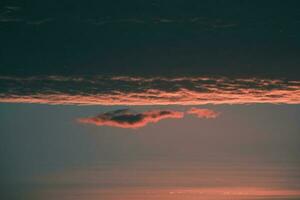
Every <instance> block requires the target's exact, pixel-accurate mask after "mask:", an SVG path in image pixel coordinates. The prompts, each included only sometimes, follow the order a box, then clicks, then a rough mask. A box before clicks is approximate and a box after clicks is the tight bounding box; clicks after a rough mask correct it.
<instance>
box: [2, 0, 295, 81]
mask: <svg viewBox="0 0 300 200" xmlns="http://www.w3.org/2000/svg"><path fill="white" fill-rule="evenodd" d="M299 13H300V5H299V2H298V1H272V2H270V1H215V0H214V1H205V2H204V1H196V0H190V1H184V0H172V1H166V0H149V1H144V0H143V1H135V0H134V1H116V0H114V1H88V2H84V3H82V1H31V0H30V1H22V0H14V1H1V4H0V34H1V37H0V43H1V47H0V73H1V74H5V75H38V74H43V75H45V74H46V75H49V74H56V75H57V74H64V75H66V74H67V75H69V74H77V75H78V74H79V75H83V74H106V75H107V74H109V75H173V76H178V75H191V74H192V75H227V76H263V77H271V78H273V77H275V78H285V77H287V78H290V79H299V74H300V73H299V64H300V60H299V56H298V54H299V52H300V40H299V34H298V33H299V30H300V14H299Z"/></svg>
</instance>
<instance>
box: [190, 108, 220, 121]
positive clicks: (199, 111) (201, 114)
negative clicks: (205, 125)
mask: <svg viewBox="0 0 300 200" xmlns="http://www.w3.org/2000/svg"><path fill="white" fill-rule="evenodd" d="M186 113H187V114H191V115H196V116H197V117H198V118H206V119H212V118H216V117H218V116H219V115H220V113H219V112H216V111H213V110H209V109H203V108H191V109H190V110H188V111H187V112H186Z"/></svg>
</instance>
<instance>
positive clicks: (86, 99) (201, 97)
mask: <svg viewBox="0 0 300 200" xmlns="http://www.w3.org/2000/svg"><path fill="white" fill-rule="evenodd" d="M0 102H11V103H45V104H80V105H204V104H251V103H274V104H299V103H300V81H290V80H272V79H258V78H249V79H230V78H226V77H218V78H216V77H176V78H166V77H150V78H145V77H101V76H93V77H85V76H81V77H62V76H46V77H27V78H20V77H0Z"/></svg>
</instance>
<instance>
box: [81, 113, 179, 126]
mask: <svg viewBox="0 0 300 200" xmlns="http://www.w3.org/2000/svg"><path fill="white" fill-rule="evenodd" d="M183 116H184V114H183V113H182V112H178V111H171V110H152V111H146V112H143V113H133V112H132V111H130V110H129V109H122V110H116V111H112V112H106V113H103V114H99V115H97V116H95V117H87V118H79V119H78V122H80V123H85V124H93V125H96V126H112V127H119V128H131V129H136V128H141V127H144V126H146V125H147V124H149V123H156V122H159V121H160V120H163V119H180V118H182V117H183Z"/></svg>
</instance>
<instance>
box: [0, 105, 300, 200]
mask: <svg viewBox="0 0 300 200" xmlns="http://www.w3.org/2000/svg"><path fill="white" fill-rule="evenodd" d="M0 107H1V108H0V109H1V114H0V119H1V132H2V133H1V145H0V146H1V163H2V164H1V168H2V169H1V177H2V178H1V180H2V181H1V184H3V185H4V186H5V187H4V188H10V189H11V188H14V190H16V191H20V192H21V191H23V190H24V188H27V187H29V188H31V189H30V190H28V191H31V192H28V191H27V190H25V191H26V192H27V194H30V195H42V197H43V195H46V194H47V190H46V191H43V190H42V189H38V188H41V187H42V186H43V188H44V189H45V187H46V188H51V189H52V190H50V191H51V192H53V195H54V196H55V195H58V194H60V193H57V191H56V190H55V188H60V189H62V188H61V185H65V186H68V188H69V189H70V188H73V189H75V188H77V187H79V186H78V184H80V186H81V187H79V188H81V189H83V188H85V187H88V188H89V189H91V188H94V187H96V188H98V189H99V190H100V189H107V188H110V189H112V188H115V187H117V186H122V187H125V188H130V189H134V188H136V187H141V186H143V188H148V189H150V190H151V189H152V190H154V188H156V189H157V188H160V189H162V188H178V187H179V188H180V187H181V188H184V187H189V188H197V187H198V188H199V187H200V186H202V187H203V185H205V186H207V187H208V188H215V187H217V186H218V187H232V188H237V187H250V186H251V187H260V188H265V187H266V188H268V189H289V190H291V189H293V190H296V191H299V189H300V180H299V179H298V178H297V177H299V170H297V169H299V164H300V155H299V152H300V151H299V139H300V136H299V130H300V125H299V123H298V122H299V117H300V107H299V106H298V105H271V104H257V105H219V106H198V108H208V109H212V110H214V111H217V112H219V113H220V115H219V116H218V117H216V118H214V119H201V118H197V117H193V116H191V115H185V116H184V117H183V118H182V119H164V120H161V121H159V122H157V123H149V124H148V125H146V126H145V127H141V128H138V129H125V128H116V127H108V126H95V125H92V124H81V123H78V122H77V121H76V119H78V118H81V117H87V116H95V115H97V114H99V113H103V112H107V111H113V110H117V109H120V108H126V107H124V106H62V105H37V104H1V105H0ZM189 108H190V107H188V106H186V107H185V106H134V107H130V109H132V110H135V111H136V112H143V111H146V110H154V109H160V110H165V109H171V110H176V111H184V110H188V109H189ZM141 166H143V167H141ZM116 167H117V168H118V169H119V170H121V171H122V172H120V173H121V175H120V174H118V173H116V172H115V168H116ZM164 168H168V169H169V170H173V171H174V174H177V171H178V172H182V171H183V172H182V173H183V174H184V173H187V172H188V171H190V170H192V169H194V171H193V173H190V174H188V175H187V176H186V175H185V176H182V173H178V177H175V178H174V177H173V179H172V178H170V177H169V178H167V180H169V181H167V182H164V181H159V180H160V179H159V177H160V176H163V177H164V176H166V177H168V176H169V175H168V173H166V171H165V170H164ZM202 168H204V169H202ZM104 169H105V170H104ZM203 170H204V171H205V170H208V172H209V173H208V174H210V176H211V177H208V180H210V181H208V180H207V181H206V182H205V181H200V182H199V180H202V178H201V177H203V176H204V175H203V173H201V171H203ZM226 170H227V171H226ZM228 170H229V171H231V172H232V171H235V173H229V172H228ZM253 170H255V171H257V173H258V174H260V175H259V176H261V177H264V179H262V178H261V177H259V176H255V177H251V174H252V173H256V172H255V171H253ZM265 170H267V172H266V171H265ZM236 171H239V172H240V173H237V172H236ZM104 172H105V173H104ZM242 172H244V173H245V174H246V176H244V175H242V174H243V173H242ZM268 172H269V173H270V174H269V175H266V174H265V173H267V174H268ZM82 173H83V174H84V175H80V174H82ZM122 173H123V174H122ZM132 173H138V174H139V173H140V175H137V176H135V175H134V174H132ZM70 174H71V175H70ZM93 174H94V175H93ZM130 174H131V175H130ZM149 174H150V176H153V177H156V178H154V179H155V180H153V181H149V180H148V179H149V178H148V179H147V178H145V177H148V176H149ZM174 174H173V175H174ZM193 174H194V176H197V177H198V176H199V177H200V178H199V179H197V180H198V181H187V180H189V178H191V179H192V178H193ZM216 174H217V175H216ZM258 174H257V175H258ZM57 176H58V177H60V178H55V177H57ZM73 176H74V177H73ZM216 176H217V177H216ZM70 177H71V178H70ZM72 177H73V178H72ZM80 177H81V178H80ZM93 177H94V178H93ZM97 177H98V178H97ZM101 177H102V178H101ZM122 177H123V178H122ZM124 177H127V178H126V180H127V181H128V184H127V182H126V181H125V182H124V180H123V179H124ZM141 177H144V179H143V178H141ZM210 178H211V179H210ZM217 178H219V179H221V178H224V179H225V178H226V179H225V180H226V181H224V182H221V183H218V182H215V181H212V180H214V179H217ZM270 178H271V179H272V181H271V179H270ZM119 179H120V180H119ZM206 179H207V177H206ZM206 179H205V180H206ZM261 179H262V180H263V181H262V180H261ZM172 180H173V181H176V180H181V182H179V183H176V184H175V183H174V182H173V181H172ZM237 180H240V181H237ZM107 182H108V183H107ZM20 185H25V186H26V187H20ZM50 186H51V187H50ZM154 186H155V187H154ZM32 190H34V191H35V192H32ZM62 190H63V191H64V189H62ZM7 191H9V190H7ZM37 191H39V192H37ZM41 191H43V192H41ZM75 191H77V192H79V193H80V191H81V190H80V189H78V190H77V189H75ZM48 192H49V191H48ZM68 192H70V191H68V190H65V193H64V194H63V195H62V196H59V198H62V199H64V198H66V199H67V195H68ZM81 192H83V194H82V195H84V191H81ZM15 194H18V192H16V193H15ZM91 194H92V193H89V195H91ZM100 194H101V193H100ZM113 194H114V195H115V193H113ZM135 195H138V194H135ZM140 195H141V194H140ZM190 195H192V194H190ZM46 196H47V195H46ZM100 196H101V195H100ZM112 196H113V195H112ZM86 197H88V196H86ZM90 197H91V196H90ZM43 198H45V197H43ZM91 198H92V197H91ZM93 198H94V197H93ZM111 198H112V199H114V198H113V197H111ZM128 198H129V197H128ZM50 199H51V198H50ZM115 199H118V198H117V197H115Z"/></svg>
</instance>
